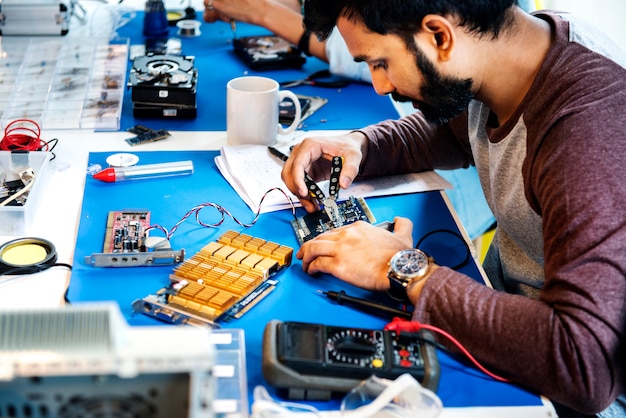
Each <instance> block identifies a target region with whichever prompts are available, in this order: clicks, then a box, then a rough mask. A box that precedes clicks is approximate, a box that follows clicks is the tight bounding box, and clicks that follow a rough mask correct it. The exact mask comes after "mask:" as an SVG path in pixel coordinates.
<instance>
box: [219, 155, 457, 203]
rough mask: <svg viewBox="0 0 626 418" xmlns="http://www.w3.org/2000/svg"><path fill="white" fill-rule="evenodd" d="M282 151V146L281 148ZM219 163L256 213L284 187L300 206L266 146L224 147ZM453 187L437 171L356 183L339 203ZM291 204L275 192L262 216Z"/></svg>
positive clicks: (325, 183) (342, 193)
mask: <svg viewBox="0 0 626 418" xmlns="http://www.w3.org/2000/svg"><path fill="white" fill-rule="evenodd" d="M281 148H282V147H281ZM215 163H216V165H217V167H218V169H219V171H220V173H222V175H223V176H224V178H225V179H226V180H227V181H228V182H229V183H230V185H231V186H232V187H233V189H235V191H236V192H237V193H238V194H239V196H240V197H241V198H242V199H243V201H244V202H246V204H247V205H248V206H249V207H250V209H252V211H253V212H255V213H256V212H257V211H258V210H259V203H260V202H261V199H263V196H264V195H266V193H267V192H268V191H269V190H271V189H273V188H280V189H281V190H283V191H284V192H285V194H287V195H288V196H289V197H290V198H291V199H292V201H293V203H294V205H295V206H300V203H299V202H298V199H297V198H296V197H295V196H294V195H293V194H292V193H291V192H290V191H289V190H288V189H287V188H286V186H285V184H284V183H283V181H282V180H281V178H280V172H281V170H282V166H283V164H282V162H281V161H280V160H279V159H278V158H276V157H275V156H273V155H271V154H270V153H269V151H268V150H267V147H265V146H262V145H240V146H224V147H222V149H221V153H220V155H219V156H217V157H216V158H215ZM319 186H320V188H321V189H322V191H323V192H324V193H325V194H328V181H322V182H319ZM451 188H452V185H451V184H450V183H448V181H447V180H445V179H444V178H443V177H441V176H440V175H439V174H437V173H435V172H434V171H428V172H423V173H412V174H402V175H395V176H387V177H379V178H375V179H369V180H364V181H358V182H354V183H353V184H352V185H351V186H350V187H349V188H348V189H341V190H340V192H339V199H338V200H339V201H343V200H346V199H347V198H348V197H350V196H354V197H357V198H359V197H363V198H365V197H372V196H386V195H396V194H404V193H415V192H425V191H431V190H442V189H451ZM290 207H291V205H290V203H289V201H288V200H287V198H286V197H285V195H284V194H283V193H281V192H279V191H272V192H271V193H269V194H267V196H265V199H264V200H263V204H262V207H261V210H260V213H267V212H273V211H276V210H281V209H288V208H290Z"/></svg>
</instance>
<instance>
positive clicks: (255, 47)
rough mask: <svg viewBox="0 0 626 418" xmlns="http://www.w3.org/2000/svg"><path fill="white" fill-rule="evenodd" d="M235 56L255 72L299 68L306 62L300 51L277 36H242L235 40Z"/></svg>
mask: <svg viewBox="0 0 626 418" xmlns="http://www.w3.org/2000/svg"><path fill="white" fill-rule="evenodd" d="M233 47H234V49H235V54H237V56H238V57H239V58H241V60H243V62H244V63H246V65H247V66H248V67H250V68H251V69H253V70H271V69H280V68H299V67H302V65H303V64H304V63H305V62H306V58H305V57H304V55H302V53H301V52H300V50H299V49H298V48H297V47H295V46H294V45H291V44H290V43H289V42H287V41H286V40H285V39H283V38H281V37H279V36H276V35H263V36H242V37H238V38H235V39H234V40H233Z"/></svg>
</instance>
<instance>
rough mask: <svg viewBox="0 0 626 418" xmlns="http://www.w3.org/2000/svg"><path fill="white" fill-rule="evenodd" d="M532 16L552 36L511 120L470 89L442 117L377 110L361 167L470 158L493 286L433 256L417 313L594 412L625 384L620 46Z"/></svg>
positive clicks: (527, 380)
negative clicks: (490, 237) (378, 118)
mask: <svg viewBox="0 0 626 418" xmlns="http://www.w3.org/2000/svg"><path fill="white" fill-rule="evenodd" d="M541 16H542V17H543V18H544V19H546V20H547V21H548V22H550V24H551V25H552V28H553V36H554V42H553V45H552V47H551V50H550V52H549V54H548V56H547V57H546V59H545V61H544V63H543V65H542V68H541V69H540V72H539V74H538V75H537V77H536V80H535V82H534V84H533V86H532V88H531V90H530V91H529V93H528V94H527V97H526V98H525V99H524V100H523V102H522V104H521V105H520V106H519V108H518V109H517V111H516V113H515V114H514V116H513V117H512V118H511V119H510V120H509V121H507V122H506V123H505V124H504V125H502V126H491V123H490V121H491V118H490V111H489V109H487V108H486V106H485V105H484V104H482V103H479V102H477V101H475V102H473V103H472V104H471V105H470V107H469V108H468V111H467V112H466V113H465V114H464V115H463V116H461V117H459V118H456V119H455V120H453V121H451V122H450V123H449V124H448V125H446V126H441V127H436V126H432V125H429V124H427V123H426V122H424V120H423V119H422V118H421V116H420V115H419V114H415V115H410V116H408V117H406V118H403V119H400V120H399V121H385V122H382V123H381V124H379V125H376V126H373V127H369V128H366V129H363V130H362V132H364V133H365V134H366V135H367V136H368V139H369V141H370V142H369V148H368V154H367V160H366V161H364V164H363V167H362V172H361V174H362V175H365V176H371V175H382V174H387V173H389V171H390V168H388V167H392V168H391V170H392V171H393V172H411V171H422V170H429V169H433V168H455V167H461V166H467V165H469V164H476V167H477V170H478V173H479V175H480V177H481V184H482V185H483V190H484V192H485V195H486V197H487V201H488V202H489V205H490V207H491V209H492V211H493V213H494V215H495V217H496V220H497V223H498V228H497V233H496V236H495V239H494V242H493V245H492V248H491V250H490V253H489V255H488V257H487V260H486V261H485V270H486V271H487V274H488V276H489V278H490V279H491V281H492V283H493V285H494V288H495V289H496V290H493V289H491V288H488V287H486V286H482V285H479V284H477V283H476V282H474V281H473V280H471V279H469V278H467V277H465V276H463V275H462V274H460V273H457V272H455V271H453V270H450V269H448V268H440V269H437V271H435V272H434V273H433V274H432V275H431V276H430V278H429V280H428V281H427V282H426V284H425V286H424V288H423V290H422V293H421V296H420V298H419V300H418V302H417V304H416V306H415V313H414V318H415V319H417V320H420V321H422V322H427V323H431V324H434V325H436V326H439V327H441V328H444V329H446V330H447V331H449V332H451V333H452V334H453V335H454V336H455V337H456V338H458V339H459V340H460V341H461V342H462V343H463V344H464V345H465V346H466V347H467V348H468V349H469V350H470V352H472V353H473V354H474V355H475V356H476V357H477V358H478V359H480V360H481V361H482V362H484V363H485V364H487V365H489V366H491V367H492V368H494V369H496V370H499V371H500V372H501V373H502V374H505V375H507V376H509V377H511V379H512V380H514V381H515V382H518V383H520V384H522V385H525V386H527V387H529V388H532V389H534V390H536V391H537V392H539V393H541V394H543V395H546V396H548V397H549V398H551V399H553V400H555V401H557V402H560V403H563V404H565V405H568V406H570V407H573V408H574V409H577V410H579V411H582V412H585V413H595V412H598V411H601V410H603V409H604V408H606V407H607V406H608V405H609V404H610V403H611V402H612V401H613V400H614V399H615V398H616V397H617V396H619V395H620V394H623V393H624V392H625V390H626V388H625V384H626V383H625V380H626V377H625V374H626V372H625V368H626V366H625V363H626V69H625V68H624V67H625V66H626V57H624V55H623V53H621V54H620V52H615V51H611V50H609V46H610V45H609V44H608V43H607V42H606V41H605V40H603V39H601V38H600V37H599V36H598V33H597V32H593V31H588V30H587V28H586V27H585V26H584V25H582V24H581V23H579V22H578V21H575V20H573V18H572V17H571V16H568V15H559V14H550V13H546V14H542V15H541ZM529 47H532V46H529ZM380 155H384V156H385V158H384V159H382V158H378V156H380ZM390 162H391V163H390Z"/></svg>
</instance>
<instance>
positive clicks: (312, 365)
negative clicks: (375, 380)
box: [263, 320, 440, 400]
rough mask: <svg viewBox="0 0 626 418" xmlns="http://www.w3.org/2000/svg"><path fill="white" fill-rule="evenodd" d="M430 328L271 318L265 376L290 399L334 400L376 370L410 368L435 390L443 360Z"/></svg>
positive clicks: (389, 374)
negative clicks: (355, 325) (401, 329)
mask: <svg viewBox="0 0 626 418" xmlns="http://www.w3.org/2000/svg"><path fill="white" fill-rule="evenodd" d="M432 342H434V339H433V337H432V335H431V334H430V333H429V332H428V331H424V330H422V331H419V332H417V333H404V332H403V333H398V332H396V331H386V330H373V329H363V328H351V327H338V326H328V325H321V324H312V323H305V322H281V321H277V320H273V321H270V322H269V323H268V324H267V326H266V327H265V332H264V335H263V376H264V377H265V380H266V381H267V382H268V383H269V384H270V385H272V386H274V387H276V388H277V389H278V390H279V391H284V392H285V395H286V397H287V398H289V399H298V400H328V399H330V398H331V397H332V396H333V395H335V394H345V393H347V392H349V391H350V390H352V389H353V388H354V387H355V386H357V385H358V383H359V382H360V381H362V380H365V379H367V378H369V377H370V376H371V375H376V376H378V377H383V378H388V379H395V378H396V377H398V376H400V375H401V374H404V373H409V374H411V375H412V376H413V377H415V379H416V380H417V381H419V382H420V384H421V385H422V386H424V387H426V388H428V389H431V390H433V391H435V390H436V389H437V387H438V385H439V371H440V370H439V361H438V359H437V353H436V350H435V347H434V345H433V344H431V343H432Z"/></svg>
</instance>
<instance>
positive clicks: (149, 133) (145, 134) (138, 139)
mask: <svg viewBox="0 0 626 418" xmlns="http://www.w3.org/2000/svg"><path fill="white" fill-rule="evenodd" d="M128 132H130V133H133V134H135V135H137V136H134V137H132V138H126V139H125V141H126V142H127V143H128V145H130V146H131V147H134V146H135V145H141V144H146V143H148V142H156V141H160V140H161V139H165V138H168V137H170V136H171V134H170V133H169V131H167V130H165V129H156V130H155V129H151V128H147V127H145V126H142V125H135V126H133V127H132V128H129V129H128Z"/></svg>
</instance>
